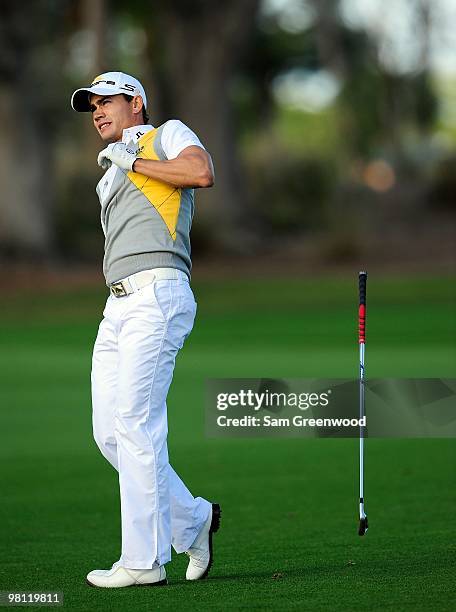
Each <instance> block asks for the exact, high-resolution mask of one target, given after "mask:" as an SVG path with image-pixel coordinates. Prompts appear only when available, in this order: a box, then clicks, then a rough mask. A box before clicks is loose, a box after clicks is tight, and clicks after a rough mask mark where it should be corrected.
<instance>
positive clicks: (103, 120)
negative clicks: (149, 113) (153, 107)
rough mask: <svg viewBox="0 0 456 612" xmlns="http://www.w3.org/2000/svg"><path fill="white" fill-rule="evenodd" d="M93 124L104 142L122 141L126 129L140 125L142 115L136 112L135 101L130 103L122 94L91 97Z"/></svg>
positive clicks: (94, 95)
mask: <svg viewBox="0 0 456 612" xmlns="http://www.w3.org/2000/svg"><path fill="white" fill-rule="evenodd" d="M90 105H91V111H92V119H93V124H94V126H95V128H96V130H97V132H98V133H99V134H100V136H101V138H102V139H103V140H104V142H117V141H119V140H122V132H123V130H124V129H126V128H129V127H131V126H133V125H139V124H140V123H141V120H142V114H141V113H138V112H134V99H133V100H132V101H130V102H128V101H127V100H126V99H125V98H124V97H123V95H122V94H116V95H113V96H98V95H96V94H92V95H91V96H90Z"/></svg>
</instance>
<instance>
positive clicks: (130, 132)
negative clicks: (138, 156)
mask: <svg viewBox="0 0 456 612" xmlns="http://www.w3.org/2000/svg"><path fill="white" fill-rule="evenodd" d="M153 129H154V126H153V125H133V126H132V127H129V128H126V129H125V130H124V131H123V133H122V142H124V143H125V144H128V143H130V142H131V141H133V142H138V140H139V139H140V138H141V136H143V135H144V134H146V132H150V130H153Z"/></svg>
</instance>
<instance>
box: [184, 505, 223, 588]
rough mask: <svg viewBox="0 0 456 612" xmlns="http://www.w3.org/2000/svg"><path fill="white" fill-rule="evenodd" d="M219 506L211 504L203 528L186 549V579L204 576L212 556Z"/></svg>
mask: <svg viewBox="0 0 456 612" xmlns="http://www.w3.org/2000/svg"><path fill="white" fill-rule="evenodd" d="M220 514H221V510H220V506H219V505H218V504H212V508H211V511H210V512H209V516H208V518H207V521H206V522H205V523H204V526H203V528H202V529H201V531H200V533H199V534H198V536H197V537H196V540H195V541H194V542H193V544H192V545H191V547H190V548H189V549H188V550H187V551H186V553H185V554H186V555H188V556H189V557H190V561H189V563H188V567H187V572H186V574H185V577H186V578H187V580H201V579H202V578H206V576H207V575H208V573H209V570H210V569H211V566H212V561H213V558H214V555H213V552H212V534H213V533H215V532H216V531H217V530H218V528H219V527H220Z"/></svg>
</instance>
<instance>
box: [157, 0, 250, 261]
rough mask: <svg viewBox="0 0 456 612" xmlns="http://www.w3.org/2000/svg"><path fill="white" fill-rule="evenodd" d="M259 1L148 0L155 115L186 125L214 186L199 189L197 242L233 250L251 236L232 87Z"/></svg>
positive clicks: (243, 247) (245, 245)
mask: <svg viewBox="0 0 456 612" xmlns="http://www.w3.org/2000/svg"><path fill="white" fill-rule="evenodd" d="M258 5H259V0H226V1H225V2H213V1H211V0H168V1H167V2H159V3H157V4H156V5H154V6H153V13H154V15H153V17H151V24H152V31H151V32H150V50H151V54H152V58H153V61H152V65H153V70H154V77H155V79H154V80H155V94H156V99H155V104H157V105H158V107H159V109H160V115H161V118H162V120H164V119H168V118H171V117H173V116H174V117H177V118H180V119H182V121H184V122H185V123H188V124H189V125H190V126H191V127H192V129H194V130H195V131H196V133H197V134H199V135H200V137H201V139H202V141H203V143H204V144H205V146H207V148H208V150H209V151H210V152H211V154H212V156H213V159H214V165H215V187H214V188H213V189H211V190H210V191H208V192H205V191H204V190H203V191H201V192H200V193H199V194H198V211H199V212H198V217H197V224H198V228H199V231H198V235H199V240H200V242H201V241H202V240H205V241H207V243H209V244H211V243H212V244H217V243H218V244H219V245H223V246H225V247H229V248H230V249H233V250H236V251H244V250H248V249H249V242H250V239H251V234H250V232H249V228H248V223H249V214H248V211H247V210H246V190H245V185H244V182H245V177H244V176H243V174H242V171H241V167H240V163H239V155H238V150H237V146H236V136H237V130H236V125H235V115H234V114H233V104H232V96H231V93H232V91H231V88H232V86H233V79H234V76H235V74H236V71H237V69H238V66H239V64H240V63H241V62H242V60H243V59H244V57H243V56H244V52H245V50H246V48H247V47H248V43H249V39H250V37H251V36H252V33H253V31H254V27H255V19H256V15H257V10H258ZM154 114H155V113H154ZM214 227H216V228H217V230H216V232H214V231H213V228H214Z"/></svg>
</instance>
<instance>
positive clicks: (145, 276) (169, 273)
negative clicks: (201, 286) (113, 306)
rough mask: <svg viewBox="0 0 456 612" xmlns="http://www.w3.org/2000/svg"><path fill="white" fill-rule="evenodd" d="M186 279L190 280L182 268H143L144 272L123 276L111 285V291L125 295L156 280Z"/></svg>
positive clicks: (118, 295) (121, 295)
mask: <svg viewBox="0 0 456 612" xmlns="http://www.w3.org/2000/svg"><path fill="white" fill-rule="evenodd" d="M179 279H180V280H186V281H187V282H188V280H189V279H188V276H187V274H185V272H182V271H181V270H176V268H153V269H152V270H143V271H142V272H136V274H131V275H130V276H127V277H126V278H122V279H121V280H119V281H117V282H116V283H111V284H110V285H109V291H110V292H111V295H113V296H114V297H117V298H119V297H124V296H125V295H130V293H133V292H135V291H139V290H140V289H142V288H143V287H145V286H146V285H150V283H153V282H154V281H156V280H179Z"/></svg>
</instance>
